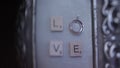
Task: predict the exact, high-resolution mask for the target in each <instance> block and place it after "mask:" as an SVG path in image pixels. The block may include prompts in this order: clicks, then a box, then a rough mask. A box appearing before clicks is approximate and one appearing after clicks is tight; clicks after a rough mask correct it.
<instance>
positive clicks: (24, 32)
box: [16, 0, 33, 68]
mask: <svg viewBox="0 0 120 68" xmlns="http://www.w3.org/2000/svg"><path fill="white" fill-rule="evenodd" d="M32 3H33V1H32V0H22V3H21V5H20V7H19V11H18V16H17V22H16V28H17V46H16V48H17V50H18V51H17V53H18V61H19V64H20V66H19V67H20V68H33V52H32V43H33V42H32V41H33V40H32V31H33V29H32V26H33V24H32V14H33V13H32V11H33V5H32Z"/></svg>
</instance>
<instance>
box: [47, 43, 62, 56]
mask: <svg viewBox="0 0 120 68" xmlns="http://www.w3.org/2000/svg"><path fill="white" fill-rule="evenodd" d="M49 54H50V56H63V41H50V48H49Z"/></svg>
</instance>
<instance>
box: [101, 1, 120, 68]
mask: <svg viewBox="0 0 120 68" xmlns="http://www.w3.org/2000/svg"><path fill="white" fill-rule="evenodd" d="M102 14H103V17H104V20H103V23H102V26H101V28H102V31H103V36H104V37H103V41H104V51H103V52H104V56H105V60H106V61H104V62H105V64H104V68H120V39H119V38H120V0H104V4H103V6H102Z"/></svg>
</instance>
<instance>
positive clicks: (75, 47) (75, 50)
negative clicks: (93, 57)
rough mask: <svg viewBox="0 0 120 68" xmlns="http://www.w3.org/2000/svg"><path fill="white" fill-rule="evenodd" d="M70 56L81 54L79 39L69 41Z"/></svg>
mask: <svg viewBox="0 0 120 68" xmlns="http://www.w3.org/2000/svg"><path fill="white" fill-rule="evenodd" d="M69 46H70V56H82V50H81V44H80V42H79V41H72V42H70V45H69Z"/></svg>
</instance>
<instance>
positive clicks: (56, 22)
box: [51, 16, 63, 31]
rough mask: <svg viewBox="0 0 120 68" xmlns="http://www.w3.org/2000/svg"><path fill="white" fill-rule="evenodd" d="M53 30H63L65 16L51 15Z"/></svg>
mask: <svg viewBox="0 0 120 68" xmlns="http://www.w3.org/2000/svg"><path fill="white" fill-rule="evenodd" d="M51 31H63V18H62V16H53V17H51Z"/></svg>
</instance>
